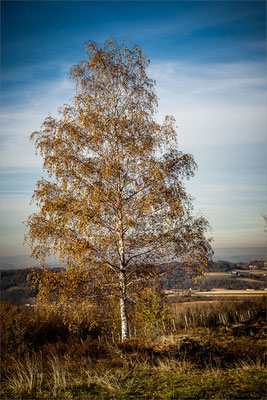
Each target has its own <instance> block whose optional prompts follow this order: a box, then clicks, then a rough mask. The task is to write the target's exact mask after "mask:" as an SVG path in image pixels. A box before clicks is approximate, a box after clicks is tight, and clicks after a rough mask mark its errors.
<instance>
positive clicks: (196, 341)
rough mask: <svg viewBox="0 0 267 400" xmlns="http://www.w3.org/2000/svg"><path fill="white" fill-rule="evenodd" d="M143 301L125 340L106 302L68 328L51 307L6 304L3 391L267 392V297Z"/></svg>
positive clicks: (233, 395)
mask: <svg viewBox="0 0 267 400" xmlns="http://www.w3.org/2000/svg"><path fill="white" fill-rule="evenodd" d="M216 299H217V298H216ZM144 300H146V302H145V301H144V302H143V304H144V307H143V308H139V309H138V310H133V311H134V312H132V319H131V325H130V327H131V332H130V333H131V337H130V338H129V339H127V340H125V341H124V342H121V341H120V340H119V328H118V321H116V320H115V319H114V315H111V314H110V313H109V310H108V309H107V310H106V311H107V312H106V314H105V317H104V314H103V315H102V317H101V318H98V320H97V323H96V324H95V326H93V327H92V326H91V327H90V326H88V325H87V324H86V321H85V320H84V319H80V321H79V324H78V325H76V330H75V331H70V330H69V329H68V327H67V326H66V325H65V324H64V322H63V320H62V319H61V318H60V317H59V316H58V315H56V314H54V313H53V312H52V311H51V310H50V311H48V310H42V309H38V308H35V307H22V306H20V307H18V306H14V305H11V304H4V303H3V304H2V306H1V313H2V389H1V398H3V399H27V400H29V399H116V400H117V399H125V400H126V399H217V400H219V399H242V400H244V399H265V398H266V385H265V377H266V369H265V364H264V357H265V351H266V346H265V345H266V321H265V304H266V302H265V300H266V298H264V297H263V296H262V297H257V298H251V299H249V300H243V299H239V300H236V301H227V300H224V301H218V300H215V301H203V300H202V301H200V302H196V301H195V302H194V301H192V302H189V303H188V302H187V303H171V304H169V305H168V307H167V306H166V304H165V303H164V304H163V303H162V304H160V302H159V300H158V298H157V301H156V302H155V296H154V297H153V296H152V294H151V295H150V298H149V297H146V299H144ZM91 312H93V311H91Z"/></svg>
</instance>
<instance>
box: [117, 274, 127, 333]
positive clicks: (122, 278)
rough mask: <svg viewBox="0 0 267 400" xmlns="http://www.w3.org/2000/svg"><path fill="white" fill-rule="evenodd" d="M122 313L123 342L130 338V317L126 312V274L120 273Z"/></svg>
mask: <svg viewBox="0 0 267 400" xmlns="http://www.w3.org/2000/svg"><path fill="white" fill-rule="evenodd" d="M119 280H120V313H121V340H122V341H123V340H125V339H127V338H128V337H129V326H128V316H127V310H126V280H125V273H124V272H123V271H120V274H119Z"/></svg>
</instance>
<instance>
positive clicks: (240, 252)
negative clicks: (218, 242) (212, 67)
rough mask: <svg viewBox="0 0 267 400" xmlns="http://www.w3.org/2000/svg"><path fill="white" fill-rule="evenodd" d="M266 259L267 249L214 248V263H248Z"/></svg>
mask: <svg viewBox="0 0 267 400" xmlns="http://www.w3.org/2000/svg"><path fill="white" fill-rule="evenodd" d="M264 259H266V247H245V248H242V247H240V248H239V247H221V248H219V247H218V248H214V256H213V260H214V261H219V260H224V261H230V262H234V263H237V262H244V263H248V262H250V261H252V260H264Z"/></svg>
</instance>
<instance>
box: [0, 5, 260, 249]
mask: <svg viewBox="0 0 267 400" xmlns="http://www.w3.org/2000/svg"><path fill="white" fill-rule="evenodd" d="M1 8H2V10H1V11H2V15H1V23H2V38H1V50H2V64H1V73H2V92H1V93H2V107H1V170H2V173H1V225H0V234H1V242H2V250H1V254H2V255H3V256H7V255H16V254H26V253H29V249H28V248H27V247H23V244H22V243H23V235H24V231H25V228H24V226H23V224H22V221H24V220H26V219H27V216H28V215H29V214H30V213H31V212H33V211H34V209H35V208H34V206H30V200H31V195H32V193H33V190H34V185H35V183H36V181H37V179H38V177H39V176H40V175H41V174H42V168H41V167H42V160H41V158H40V157H39V156H35V152H34V147H33V145H32V144H30V143H29V140H28V139H29V135H30V133H31V132H32V131H34V130H37V129H38V127H39V126H40V124H41V123H42V121H43V120H44V118H45V117H46V116H47V115H48V114H49V113H51V114H52V115H56V114H57V109H58V107H60V106H61V105H63V104H64V103H68V102H69V100H70V99H71V97H72V96H73V94H74V91H73V86H72V84H71V82H70V81H69V80H68V71H69V68H70V67H71V66H72V65H74V64H75V63H77V62H78V61H79V60H81V59H82V58H83V55H84V47H83V43H84V42H85V41H86V40H88V39H91V40H95V41H99V42H103V41H105V40H106V39H107V38H108V35H110V36H113V37H115V38H116V39H117V40H118V41H121V40H123V39H127V38H128V37H129V36H131V39H132V41H133V42H134V43H138V44H139V45H140V46H141V48H142V50H143V52H144V53H145V55H147V56H148V57H149V58H150V60H151V64H150V67H149V75H150V76H151V77H152V78H154V79H156V81H157V86H156V90H157V94H158V97H159V99H160V100H159V113H158V117H157V118H158V120H159V121H162V119H163V116H164V115H165V114H171V115H173V116H174V117H175V118H176V120H177V125H178V130H177V134H178V143H179V146H180V149H181V150H183V151H184V152H189V153H192V154H193V155H194V157H195V160H196V162H197V164H198V166H199V169H198V171H197V173H196V176H195V177H194V178H193V179H192V180H191V181H189V182H188V184H187V188H188V191H189V192H190V193H191V194H192V195H193V196H194V197H195V202H194V203H195V208H196V212H201V213H202V214H204V216H206V217H207V219H208V220H209V221H210V225H211V227H212V229H213V233H212V235H213V237H214V243H213V246H214V247H253V246H255V247H256V246H264V245H265V242H266V240H265V236H264V232H263V226H264V222H263V218H262V214H266V213H267V210H266V200H267V190H266V187H267V185H266V183H267V182H266V171H267V166H266V160H267V137H266V132H267V111H266V110H267V107H266V106H267V95H266V92H267V79H266V2H265V1H253V2H249V1H236V2H232V1H207V2H202V1H184V2H182V1H172V2H167V1H164V2H160V1H147V2H141V1H140V2H139V1H136V2H122V1H121V2H113V1H109V2H102V1H98V2H90V1H82V2H79V1H59V2H55V1H48V2H47V1H35V2H30V1H18V2H16V1H2V4H1Z"/></svg>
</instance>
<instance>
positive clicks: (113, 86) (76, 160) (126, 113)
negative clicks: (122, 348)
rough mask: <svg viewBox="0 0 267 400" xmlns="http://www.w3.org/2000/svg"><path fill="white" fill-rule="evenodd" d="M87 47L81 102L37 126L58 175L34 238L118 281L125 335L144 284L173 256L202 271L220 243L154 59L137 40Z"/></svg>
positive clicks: (40, 189)
mask: <svg viewBox="0 0 267 400" xmlns="http://www.w3.org/2000/svg"><path fill="white" fill-rule="evenodd" d="M85 48H86V51H85V58H84V59H83V60H82V61H80V62H79V63H78V64H77V65H75V66H73V68H72V69H71V72H70V76H71V78H72V79H73V80H74V82H75V85H76V93H75V95H74V98H73V101H72V103H71V104H70V105H64V106H63V107H62V108H61V109H60V111H59V113H60V114H59V117H58V118H53V117H51V116H49V117H47V118H46V119H45V121H44V122H43V124H42V125H41V127H40V129H39V131H37V132H34V133H32V135H31V140H33V141H34V143H35V146H36V151H37V152H39V153H40V154H41V156H42V157H43V159H44V164H43V168H44V170H45V171H46V172H47V174H48V178H47V179H44V178H41V179H40V180H39V181H38V182H37V185H36V189H35V191H34V195H33V200H34V202H36V204H37V205H38V206H39V210H40V211H39V212H37V213H34V214H32V215H31V216H30V217H29V218H28V221H27V226H28V228H29V229H28V233H27V235H26V242H27V243H28V244H29V245H30V247H31V249H32V256H34V257H36V258H37V259H38V260H40V262H41V263H45V258H46V256H48V255H51V254H56V255H58V257H59V259H60V262H61V263H62V264H63V265H64V266H65V268H66V270H70V271H71V270H72V269H75V268H76V269H77V268H82V269H83V270H87V271H91V272H90V273H89V277H90V276H91V284H96V285H97V284H101V283H99V276H102V277H104V281H105V284H110V285H111V284H112V285H113V287H114V288H115V290H116V291H117V293H118V296H119V303H120V316H121V338H122V340H124V339H125V338H127V337H128V336H129V326H128V317H127V301H128V300H127V299H128V293H129V290H132V289H133V288H134V285H135V283H136V282H138V281H140V280H142V279H144V278H146V277H147V276H148V275H149V272H151V270H152V269H153V265H158V264H162V263H165V262H171V261H179V262H180V263H181V265H188V266H190V268H192V269H193V270H194V271H197V273H200V274H201V273H202V272H203V270H204V268H205V267H207V265H208V263H209V261H210V258H211V254H212V251H211V247H210V242H209V240H208V239H206V236H205V234H206V230H207V221H206V220H205V219H204V218H203V217H198V218H195V217H194V216H193V213H192V212H193V207H192V199H191V197H190V196H189V195H188V194H187V192H186V189H185V186H184V181H185V180H186V179H188V178H190V177H192V176H193V175H194V171H195V169H196V163H195V162H194V159H193V157H192V156H191V155H189V154H184V153H182V152H181V151H180V150H179V148H178V144H177V135H176V130H175V120H174V118H173V117H171V116H166V117H165V119H164V121H163V123H162V124H159V123H158V122H156V117H155V116H156V112H157V106H158V104H157V100H158V99H157V96H156V94H155V82H154V81H153V80H152V79H150V78H149V77H148V75H147V72H146V70H147V67H148V65H149V60H148V59H147V58H146V57H145V56H144V55H143V54H142V51H141V49H140V48H139V47H138V46H137V45H133V44H131V43H129V42H124V43H122V44H119V43H117V42H116V41H115V40H108V41H106V42H105V43H103V44H100V43H96V42H93V41H88V42H87V43H86V44H85ZM75 276H77V273H76V275H75ZM93 281H94V282H93Z"/></svg>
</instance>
